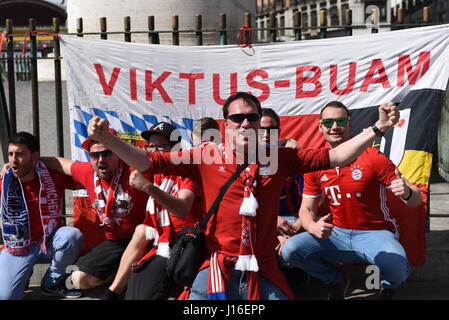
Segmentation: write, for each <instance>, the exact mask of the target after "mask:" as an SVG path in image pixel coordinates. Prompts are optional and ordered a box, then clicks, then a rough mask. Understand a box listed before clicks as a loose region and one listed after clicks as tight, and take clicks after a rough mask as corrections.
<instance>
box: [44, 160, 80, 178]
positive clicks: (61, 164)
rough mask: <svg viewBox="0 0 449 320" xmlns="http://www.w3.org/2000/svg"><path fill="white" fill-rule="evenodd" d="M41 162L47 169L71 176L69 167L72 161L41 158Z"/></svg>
mask: <svg viewBox="0 0 449 320" xmlns="http://www.w3.org/2000/svg"><path fill="white" fill-rule="evenodd" d="M41 160H42V161H43V162H44V163H45V165H46V166H47V168H48V169H52V170H56V171H59V172H60V173H62V174H65V175H68V176H72V172H71V171H70V167H71V166H72V163H73V162H74V161H72V160H70V159H66V158H60V157H42V158H41Z"/></svg>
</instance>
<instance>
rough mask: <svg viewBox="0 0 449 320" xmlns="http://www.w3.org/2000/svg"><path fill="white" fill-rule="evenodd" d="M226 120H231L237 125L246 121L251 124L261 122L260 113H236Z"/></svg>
mask: <svg viewBox="0 0 449 320" xmlns="http://www.w3.org/2000/svg"><path fill="white" fill-rule="evenodd" d="M226 119H229V120H231V121H232V122H235V123H242V122H243V121H245V119H247V120H248V121H249V122H256V121H259V119H260V116H259V114H258V113H236V114H230V115H228V116H227V117H226Z"/></svg>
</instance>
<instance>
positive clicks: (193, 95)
mask: <svg viewBox="0 0 449 320" xmlns="http://www.w3.org/2000/svg"><path fill="white" fill-rule="evenodd" d="M179 78H181V79H189V104H195V103H196V87H195V80H197V79H204V73H180V74H179Z"/></svg>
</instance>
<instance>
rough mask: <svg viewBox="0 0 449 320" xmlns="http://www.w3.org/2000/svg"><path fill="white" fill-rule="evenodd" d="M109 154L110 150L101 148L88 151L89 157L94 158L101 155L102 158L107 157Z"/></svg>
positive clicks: (98, 157)
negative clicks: (95, 150) (100, 149)
mask: <svg viewBox="0 0 449 320" xmlns="http://www.w3.org/2000/svg"><path fill="white" fill-rule="evenodd" d="M111 154H112V151H111V150H103V151H97V152H90V153H89V155H90V157H91V158H92V159H95V160H96V159H100V157H103V159H106V158H109V157H110V156H111Z"/></svg>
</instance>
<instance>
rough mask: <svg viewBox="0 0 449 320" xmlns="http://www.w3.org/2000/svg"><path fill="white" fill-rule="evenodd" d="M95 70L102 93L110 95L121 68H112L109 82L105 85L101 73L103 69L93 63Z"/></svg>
mask: <svg viewBox="0 0 449 320" xmlns="http://www.w3.org/2000/svg"><path fill="white" fill-rule="evenodd" d="M94 67H95V70H96V71H97V75H98V80H100V84H101V86H102V87H103V92H104V94H105V95H107V96H110V95H111V94H112V90H114V86H115V83H116V82H117V78H118V75H119V73H120V70H121V68H119V67H114V70H112V74H111V78H110V79H109V82H108V83H107V84H106V79H105V76H104V72H103V67H102V66H101V64H99V63H94Z"/></svg>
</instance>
